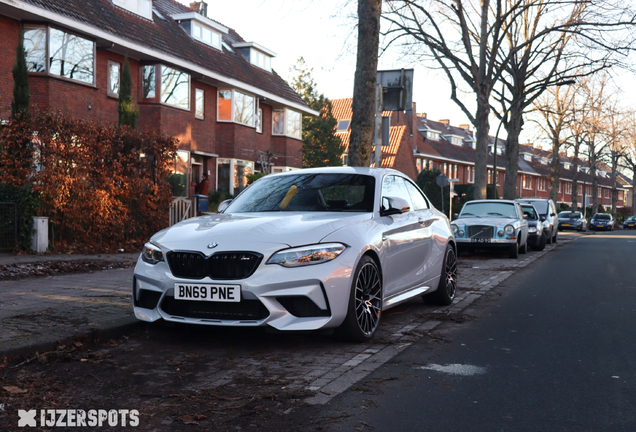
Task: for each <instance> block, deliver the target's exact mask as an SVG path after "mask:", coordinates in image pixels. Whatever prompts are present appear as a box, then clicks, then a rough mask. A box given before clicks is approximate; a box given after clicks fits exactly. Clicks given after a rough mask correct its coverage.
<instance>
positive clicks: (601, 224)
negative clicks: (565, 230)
mask: <svg viewBox="0 0 636 432" xmlns="http://www.w3.org/2000/svg"><path fill="white" fill-rule="evenodd" d="M590 230H592V231H597V230H608V231H613V230H614V218H613V217H612V215H611V214H609V213H596V214H595V215H594V216H592V219H590Z"/></svg>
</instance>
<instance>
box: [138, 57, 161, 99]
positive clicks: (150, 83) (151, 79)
mask: <svg viewBox="0 0 636 432" xmlns="http://www.w3.org/2000/svg"><path fill="white" fill-rule="evenodd" d="M155 76H156V75H155V66H154V65H146V66H142V67H141V88H142V97H143V98H144V99H149V98H154V97H155V96H156V95H157V93H156V87H157V81H156V78H155Z"/></svg>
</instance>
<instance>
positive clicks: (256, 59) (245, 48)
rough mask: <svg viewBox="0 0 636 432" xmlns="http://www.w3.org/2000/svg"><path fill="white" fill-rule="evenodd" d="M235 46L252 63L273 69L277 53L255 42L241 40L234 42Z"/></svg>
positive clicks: (266, 68) (269, 70)
mask: <svg viewBox="0 0 636 432" xmlns="http://www.w3.org/2000/svg"><path fill="white" fill-rule="evenodd" d="M233 46H234V48H235V49H236V50H237V51H238V52H239V53H240V54H241V55H242V56H243V58H245V60H247V61H248V62H250V63H251V64H253V65H254V66H257V67H259V68H261V69H264V70H266V71H268V72H271V71H272V58H273V57H276V53H275V52H273V51H270V50H268V49H267V48H265V47H263V46H261V45H259V44H257V43H254V42H240V43H235V44H233Z"/></svg>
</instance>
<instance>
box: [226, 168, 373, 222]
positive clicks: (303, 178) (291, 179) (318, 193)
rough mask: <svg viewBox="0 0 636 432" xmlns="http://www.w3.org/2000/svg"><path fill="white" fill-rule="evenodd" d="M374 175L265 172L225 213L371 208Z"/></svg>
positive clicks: (351, 210) (366, 209) (361, 209)
mask: <svg viewBox="0 0 636 432" xmlns="http://www.w3.org/2000/svg"><path fill="white" fill-rule="evenodd" d="M374 191H375V178H373V177H371V176H367V175H359V174H298V175H282V176H271V177H270V176H266V177H263V178H262V179H260V180H259V181H257V182H256V183H254V184H253V185H251V186H249V187H248V188H247V189H245V191H243V193H241V194H240V195H239V196H238V197H236V199H235V200H234V201H232V203H231V204H230V206H229V207H228V208H227V210H226V211H225V212H226V213H252V212H280V211H288V212H289V211H291V212H328V211H349V212H371V211H373V194H374Z"/></svg>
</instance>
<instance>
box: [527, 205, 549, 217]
mask: <svg viewBox="0 0 636 432" xmlns="http://www.w3.org/2000/svg"><path fill="white" fill-rule="evenodd" d="M525 202H527V203H528V204H532V205H533V206H534V208H536V209H537V211H538V212H539V214H540V215H541V216H545V215H547V214H548V201H525Z"/></svg>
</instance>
